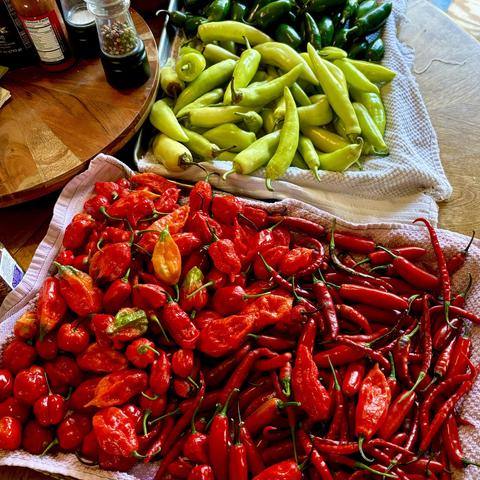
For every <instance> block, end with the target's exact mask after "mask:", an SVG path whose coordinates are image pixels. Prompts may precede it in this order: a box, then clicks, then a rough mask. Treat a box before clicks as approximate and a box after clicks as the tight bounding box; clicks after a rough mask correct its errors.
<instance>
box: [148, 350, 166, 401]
mask: <svg viewBox="0 0 480 480" xmlns="http://www.w3.org/2000/svg"><path fill="white" fill-rule="evenodd" d="M170 372H171V364H170V360H169V359H168V357H167V354H166V353H165V351H163V350H159V356H158V358H157V359H156V360H155V361H154V362H153V363H152V366H151V369H150V379H149V385H150V388H151V389H152V391H153V393H155V394H156V395H163V394H165V393H166V392H167V390H168V388H169V386H170Z"/></svg>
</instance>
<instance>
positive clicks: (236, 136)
mask: <svg viewBox="0 0 480 480" xmlns="http://www.w3.org/2000/svg"><path fill="white" fill-rule="evenodd" d="M203 136H204V137H205V138H206V139H207V140H209V141H210V142H212V143H214V144H215V145H218V146H219V147H220V148H228V149H229V150H230V151H232V152H241V151H242V150H245V149H246V148H247V147H249V146H250V145H251V144H252V143H253V142H254V141H255V140H256V139H257V137H256V136H255V133H253V132H246V131H245V130H242V129H241V128H238V127H237V125H235V124H234V123H224V124H223V125H219V126H218V127H215V128H212V129H211V130H207V131H206V132H203ZM217 158H218V157H217Z"/></svg>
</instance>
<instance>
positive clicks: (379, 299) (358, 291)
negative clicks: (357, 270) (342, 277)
mask: <svg viewBox="0 0 480 480" xmlns="http://www.w3.org/2000/svg"><path fill="white" fill-rule="evenodd" d="M338 292H339V294H340V296H341V297H342V298H343V299H344V300H348V301H350V302H359V303H364V304H367V305H372V306H374V307H377V308H383V309H386V310H406V309H407V308H408V302H407V301H406V300H405V299H403V298H402V297H399V296H398V295H395V294H394V293H390V292H384V291H382V290H377V289H374V288H367V287H362V286H360V285H352V284H345V283H344V284H343V285H341V286H340V289H339V290H338Z"/></svg>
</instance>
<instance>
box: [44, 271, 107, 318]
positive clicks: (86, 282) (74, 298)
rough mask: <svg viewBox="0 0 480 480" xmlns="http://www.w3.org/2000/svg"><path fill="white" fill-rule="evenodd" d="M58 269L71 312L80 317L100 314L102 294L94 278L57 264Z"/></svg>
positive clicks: (61, 285)
mask: <svg viewBox="0 0 480 480" xmlns="http://www.w3.org/2000/svg"><path fill="white" fill-rule="evenodd" d="M57 267H58V270H59V275H60V292H61V294H62V297H63V298H64V299H65V301H66V302H67V304H68V307H69V308H70V310H72V311H73V312H74V313H76V314H77V315H78V316H80V317H86V316H87V315H89V314H91V313H97V312H99V311H100V310H101V309H102V294H101V292H100V290H99V289H98V288H96V287H95V286H94V284H93V279H92V277H91V276H90V275H88V274H86V273H85V272H81V271H80V270H77V269H76V268H73V267H70V266H63V265H58V264H57ZM40 322H41V319H40Z"/></svg>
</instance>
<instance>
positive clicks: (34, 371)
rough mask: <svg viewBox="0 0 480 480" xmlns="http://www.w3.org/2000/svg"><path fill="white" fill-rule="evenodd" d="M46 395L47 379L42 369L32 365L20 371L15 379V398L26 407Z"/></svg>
mask: <svg viewBox="0 0 480 480" xmlns="http://www.w3.org/2000/svg"><path fill="white" fill-rule="evenodd" d="M47 393H48V386H47V377H46V375H45V370H44V369H43V368H42V367H39V366H37V365H33V366H31V367H30V368H27V369H25V370H22V371H21V372H19V373H18V374H17V376H16V377H15V381H14V383H13V394H14V395H15V398H17V399H18V400H20V401H22V402H24V403H26V404H27V405H33V404H34V403H35V401H36V400H37V399H39V398H40V397H41V396H43V395H47Z"/></svg>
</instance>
